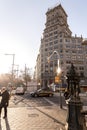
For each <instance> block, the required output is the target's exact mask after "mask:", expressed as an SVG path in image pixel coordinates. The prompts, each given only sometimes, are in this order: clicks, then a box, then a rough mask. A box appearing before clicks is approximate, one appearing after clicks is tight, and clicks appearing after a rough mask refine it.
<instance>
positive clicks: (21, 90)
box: [15, 86, 25, 95]
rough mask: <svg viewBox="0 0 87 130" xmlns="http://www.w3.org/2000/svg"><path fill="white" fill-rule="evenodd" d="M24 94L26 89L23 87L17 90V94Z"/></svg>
mask: <svg viewBox="0 0 87 130" xmlns="http://www.w3.org/2000/svg"><path fill="white" fill-rule="evenodd" d="M24 93H25V90H24V87H22V86H21V87H17V88H16V91H15V94H20V95H23V94H24Z"/></svg>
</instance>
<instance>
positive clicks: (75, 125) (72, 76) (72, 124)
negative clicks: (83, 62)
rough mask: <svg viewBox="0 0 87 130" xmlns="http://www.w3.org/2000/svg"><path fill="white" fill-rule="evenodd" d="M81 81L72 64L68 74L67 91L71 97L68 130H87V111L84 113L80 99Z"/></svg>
mask: <svg viewBox="0 0 87 130" xmlns="http://www.w3.org/2000/svg"><path fill="white" fill-rule="evenodd" d="M79 81H80V79H79V75H78V74H77V72H76V70H75V67H74V65H73V64H71V67H70V70H69V71H68V73H67V83H68V89H67V90H68V93H69V95H70V100H69V102H68V111H67V123H66V124H67V127H66V130H87V128H86V120H85V115H86V114H87V111H83V103H82V102H81V100H80V97H79V93H80V87H79ZM65 96H66V94H65ZM66 97H67V96H66Z"/></svg>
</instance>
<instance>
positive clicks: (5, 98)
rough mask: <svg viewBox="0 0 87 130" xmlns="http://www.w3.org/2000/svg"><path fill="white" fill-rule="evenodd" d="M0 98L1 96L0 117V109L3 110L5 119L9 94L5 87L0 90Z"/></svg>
mask: <svg viewBox="0 0 87 130" xmlns="http://www.w3.org/2000/svg"><path fill="white" fill-rule="evenodd" d="M0 96H2V99H1V103H0V117H1V111H2V108H4V117H3V118H4V119H5V118H6V117H7V107H8V105H9V98H10V95H9V92H8V91H7V89H6V88H5V87H3V88H2V89H1V94H0Z"/></svg>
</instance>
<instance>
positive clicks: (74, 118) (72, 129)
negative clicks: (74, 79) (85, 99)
mask: <svg viewBox="0 0 87 130" xmlns="http://www.w3.org/2000/svg"><path fill="white" fill-rule="evenodd" d="M82 107H83V104H82V102H81V101H80V100H75V99H73V100H70V101H69V103H68V112H67V127H66V130H86V129H87V128H86V120H85V115H84V114H82V113H81V111H82Z"/></svg>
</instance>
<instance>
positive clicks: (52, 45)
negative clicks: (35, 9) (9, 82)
mask: <svg viewBox="0 0 87 130" xmlns="http://www.w3.org/2000/svg"><path fill="white" fill-rule="evenodd" d="M67 17H68V16H67V14H66V12H65V11H64V9H63V7H62V6H61V4H59V5H58V6H56V7H54V8H51V9H48V11H47V13H46V23H45V29H44V32H43V38H42V39H41V45H40V50H39V55H38V57H37V64H36V68H37V69H36V70H37V72H36V74H37V75H36V77H37V79H38V80H39V81H40V82H41V85H42V86H46V85H47V84H51V83H53V82H54V77H55V76H56V69H57V66H58V58H59V59H60V66H61V69H62V75H63V78H64V77H65V75H66V73H67V70H68V69H69V67H70V64H71V63H73V64H74V66H75V67H76V69H77V71H78V73H79V75H80V76H81V77H82V78H84V77H87V67H86V65H87V47H84V46H83V45H82V41H83V38H82V36H81V37H77V36H76V35H75V36H72V32H71V30H70V29H69V25H68V23H67ZM53 52H57V53H58V54H59V57H58V55H57V53H53ZM52 54H53V55H52ZM50 55H52V56H51V58H50V62H48V60H47V58H48V57H49V56H50Z"/></svg>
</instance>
